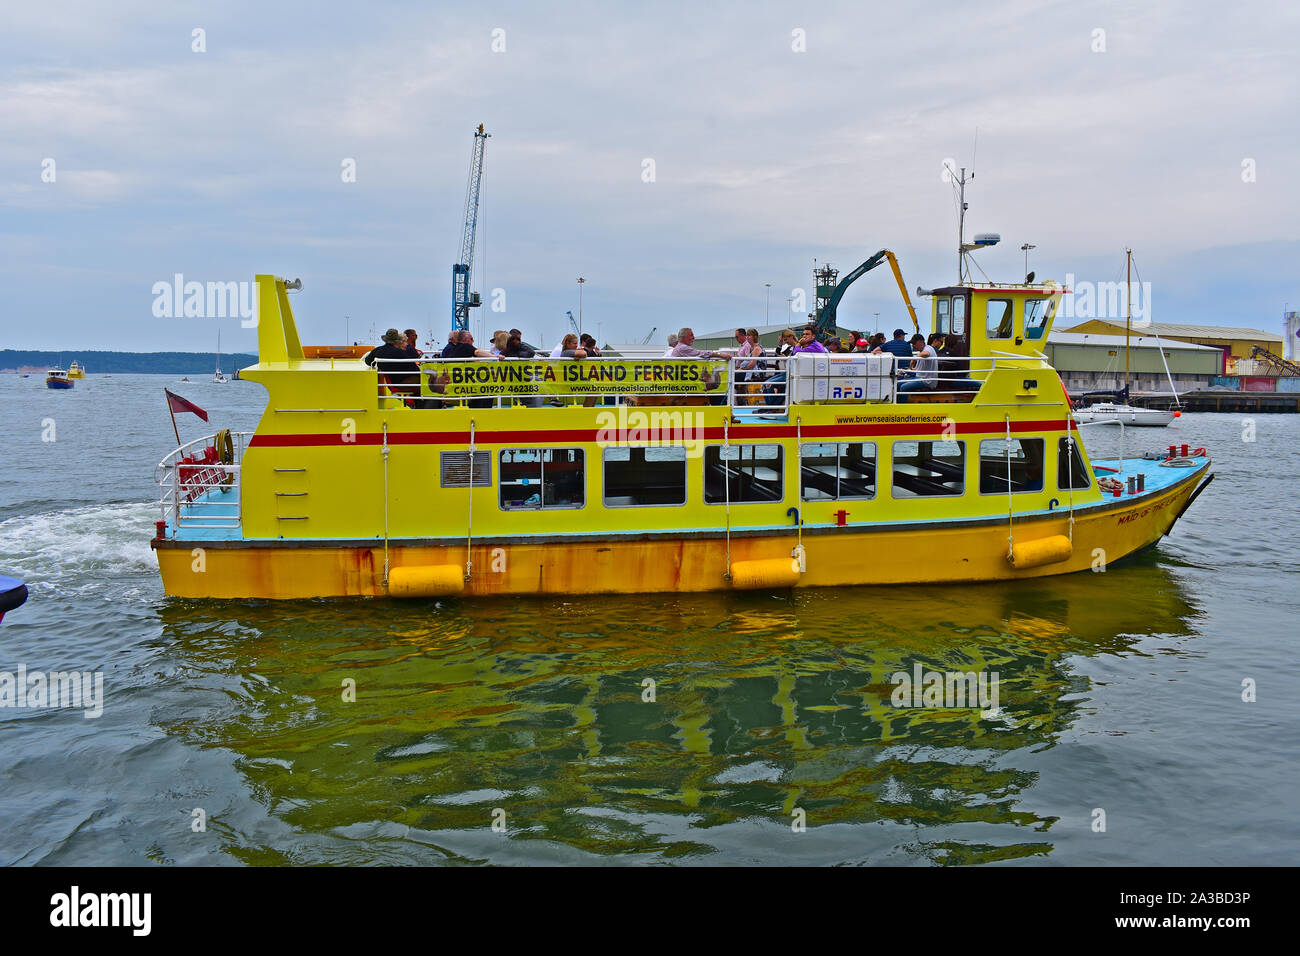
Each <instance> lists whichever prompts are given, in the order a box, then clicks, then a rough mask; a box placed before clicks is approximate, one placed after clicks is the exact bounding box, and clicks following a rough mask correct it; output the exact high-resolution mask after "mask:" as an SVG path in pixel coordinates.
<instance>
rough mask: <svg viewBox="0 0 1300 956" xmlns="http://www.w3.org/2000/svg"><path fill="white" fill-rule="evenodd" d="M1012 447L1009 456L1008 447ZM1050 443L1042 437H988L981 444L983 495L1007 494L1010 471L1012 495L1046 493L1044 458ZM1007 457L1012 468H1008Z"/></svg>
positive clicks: (981, 486)
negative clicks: (1044, 489) (1024, 492)
mask: <svg viewBox="0 0 1300 956" xmlns="http://www.w3.org/2000/svg"><path fill="white" fill-rule="evenodd" d="M1008 445H1009V446H1010V455H1009V456H1008V454H1007V447H1008ZM1046 448H1047V443H1046V442H1045V441H1044V440H1043V439H1041V438H1013V439H1011V441H1010V442H1008V441H1007V440H1006V439H1005V438H986V439H984V440H983V441H982V442H980V494H982V495H994V494H998V495H1005V494H1006V493H1007V480H1008V478H1007V472H1008V470H1010V473H1011V475H1010V481H1011V492H1012V493H1013V494H1014V493H1016V492H1020V491H1042V490H1043V455H1044V454H1045V453H1046ZM1008 457H1009V458H1010V468H1009V469H1008V461H1007V459H1008Z"/></svg>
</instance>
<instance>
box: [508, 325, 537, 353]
mask: <svg viewBox="0 0 1300 956" xmlns="http://www.w3.org/2000/svg"><path fill="white" fill-rule="evenodd" d="M501 354H502V355H504V356H505V357H506V358H520V359H530V358H533V357H534V356H536V355H537V353H536V352H534V351H533V350H532V349H530V348H529V347H528V346H527V345H524V341H523V339H522V338H520V336H519V333H518V332H516V331H514V330H511V331H510V332H509V333H508V335H507V337H506V347H505V348H504V349H502V351H501Z"/></svg>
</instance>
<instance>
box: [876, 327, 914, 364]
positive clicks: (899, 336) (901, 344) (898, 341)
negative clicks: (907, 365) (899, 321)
mask: <svg viewBox="0 0 1300 956" xmlns="http://www.w3.org/2000/svg"><path fill="white" fill-rule="evenodd" d="M880 350H881V351H882V352H888V353H889V354H890V355H897V356H898V357H899V358H905V359H910V358H911V357H912V346H910V345H908V344H907V333H906V332H904V331H903V330H902V329H894V340H893V341H892V342H885V343H884V344H883V345H881V346H880Z"/></svg>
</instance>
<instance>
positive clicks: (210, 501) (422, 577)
mask: <svg viewBox="0 0 1300 956" xmlns="http://www.w3.org/2000/svg"><path fill="white" fill-rule="evenodd" d="M257 284H258V296H259V308H260V312H259V316H260V319H259V325H258V348H259V361H258V363H257V364H256V365H253V366H250V367H249V368H246V369H244V370H243V372H242V377H243V378H246V379H250V380H252V381H256V382H259V383H261V384H262V385H263V386H264V387H265V388H266V390H267V393H268V401H267V405H266V409H265V412H264V413H263V415H262V418H261V421H260V422H259V424H258V426H257V430H256V431H255V432H254V433H252V434H231V433H230V432H227V431H222V432H219V433H218V434H217V435H216V436H209V437H208V438H205V439H200V440H198V441H196V442H193V443H191V444H190V445H187V446H183V447H181V448H178V449H177V450H176V451H174V452H173V453H172V454H171V455H169V456H168V457H167V458H166V459H165V460H164V461H163V462H161V463H160V464H159V468H158V472H157V475H158V481H159V485H160V489H161V497H160V502H161V516H160V519H159V520H158V522H157V530H156V536H155V537H154V539H153V542H152V545H153V548H154V550H155V551H156V552H157V555H158V562H159V567H160V569H161V572H162V578H163V583H164V586H165V589H166V591H167V593H168V594H171V595H176V596H181V597H188V598H310V597H320V596H363V595H364V596H392V597H433V596H441V595H455V594H465V595H489V594H528V593H534V594H590V593H602V592H604V593H609V592H665V591H705V590H725V589H756V588H758V589H761V588H789V587H833V586H845V585H893V584H916V583H952V582H974V581H992V580H1005V579H1016V578H1031V577H1040V576H1044V575H1052V574H1062V573H1068V572H1074V571H1080V570H1087V569H1089V568H1093V567H1096V566H1097V563H1098V561H1099V560H1100V561H1105V562H1109V563H1113V562H1115V561H1118V560H1121V559H1122V558H1124V557H1126V556H1128V555H1131V554H1133V553H1134V552H1137V551H1139V550H1141V549H1143V548H1146V547H1148V546H1150V545H1152V544H1154V543H1155V542H1156V541H1158V540H1159V539H1160V537H1161V536H1162V535H1164V534H1167V533H1168V532H1169V531H1170V529H1171V528H1172V526H1173V524H1174V522H1175V521H1176V520H1177V519H1178V518H1179V517H1180V516H1181V514H1182V513H1183V511H1184V510H1185V509H1186V508H1187V507H1188V506H1189V504H1190V503H1191V501H1192V500H1193V499H1194V497H1195V496H1196V495H1197V494H1199V492H1200V490H1201V489H1202V488H1204V487H1205V485H1206V484H1207V483H1208V481H1209V480H1210V479H1211V475H1210V460H1209V457H1208V455H1207V454H1206V453H1205V452H1204V450H1203V449H1198V451H1197V452H1196V453H1194V454H1188V453H1187V451H1186V450H1184V453H1183V454H1182V455H1177V456H1175V455H1173V454H1172V453H1171V455H1170V457H1169V459H1168V460H1162V461H1156V460H1147V459H1134V458H1121V459H1118V460H1111V461H1106V462H1100V461H1099V462H1092V461H1090V460H1089V458H1088V455H1087V452H1086V450H1085V448H1084V443H1083V441H1082V440H1081V433H1080V431H1079V429H1078V426H1077V425H1076V423H1075V421H1074V420H1073V418H1072V414H1071V409H1070V404H1069V400H1068V397H1067V395H1066V393H1065V389H1064V387H1063V386H1062V383H1061V381H1060V379H1059V377H1058V375H1057V373H1056V372H1055V371H1054V370H1053V369H1052V368H1051V367H1050V365H1049V364H1048V363H1047V361H1046V359H1045V357H1044V355H1043V353H1042V351H1041V348H1042V345H1043V343H1044V342H1046V341H1047V338H1048V336H1049V335H1050V332H1051V327H1052V321H1053V318H1054V317H1055V315H1056V311H1057V308H1058V307H1059V304H1060V301H1061V297H1062V295H1063V294H1066V290H1064V289H1062V288H1061V287H1060V286H1057V285H1055V284H1053V283H1037V284H1035V283H1025V284H1018V285H1000V284H987V283H986V284H983V285H980V284H976V283H969V284H962V285H957V286H952V287H948V288H941V289H933V290H930V292H928V293H926V294H927V295H929V297H930V299H931V302H930V305H931V311H930V325H931V328H932V329H933V330H936V331H941V332H945V333H947V335H948V336H949V340H948V341H949V345H948V350H949V351H950V352H951V353H952V354H951V356H949V357H945V358H941V359H939V360H938V372H937V376H936V378H937V380H936V381H934V382H933V385H934V387H933V388H930V387H922V388H919V389H916V388H915V382H914V380H912V381H913V383H912V384H911V385H909V384H908V382H909V377H910V376H914V375H916V374H917V373H916V372H915V371H914V370H911V369H910V368H909V365H910V363H909V362H908V361H907V360H905V359H896V358H895V357H894V356H890V355H884V356H877V355H866V354H837V353H828V354H821V353H818V354H808V353H802V354H797V355H795V356H793V357H791V358H789V359H775V358H773V357H772V356H770V355H768V356H767V357H766V367H765V368H762V369H759V368H749V367H747V365H746V360H745V359H740V358H734V357H733V358H725V359H713V360H710V359H664V358H662V357H656V356H649V355H647V356H636V355H632V356H628V355H623V356H620V357H618V358H601V359H581V360H574V359H550V358H540V357H539V358H537V359H530V360H497V359H491V360H468V359H463V360H447V361H443V360H438V359H432V358H429V359H422V360H420V361H419V364H418V368H416V367H410V366H407V367H406V368H405V369H404V370H401V369H393V368H387V369H376V368H374V367H371V366H368V365H366V364H365V363H364V361H363V360H362V355H364V353H365V352H366V351H368V349H353V348H328V347H311V346H304V345H302V344H301V342H300V340H299V335H298V331H297V326H296V323H295V320H294V316H293V311H292V309H291V307H290V301H289V296H288V294H287V292H288V290H287V288H286V283H285V281H284V279H282V278H279V277H275V276H270V275H261V276H258V277H257ZM927 384H930V383H927ZM914 389H915V390H914Z"/></svg>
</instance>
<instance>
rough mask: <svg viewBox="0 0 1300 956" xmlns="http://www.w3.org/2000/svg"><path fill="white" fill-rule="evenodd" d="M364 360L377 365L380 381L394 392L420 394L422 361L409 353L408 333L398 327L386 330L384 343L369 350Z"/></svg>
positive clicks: (398, 393)
mask: <svg viewBox="0 0 1300 956" xmlns="http://www.w3.org/2000/svg"><path fill="white" fill-rule="evenodd" d="M399 360H400V361H399ZM363 361H364V362H365V363H366V364H367V365H377V367H378V369H379V381H380V382H381V383H382V384H384V385H387V386H388V389H389V391H391V392H392V393H393V394H395V395H419V394H420V371H419V370H420V363H419V362H418V361H414V360H412V359H411V356H410V355H409V354H407V351H406V335H405V334H403V333H402V332H399V331H397V329H389V330H388V331H387V332H385V333H384V344H383V345H380V346H377V347H376V348H373V349H371V350H370V351H369V352H367V353H366V355H365V358H364V359H363Z"/></svg>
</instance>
